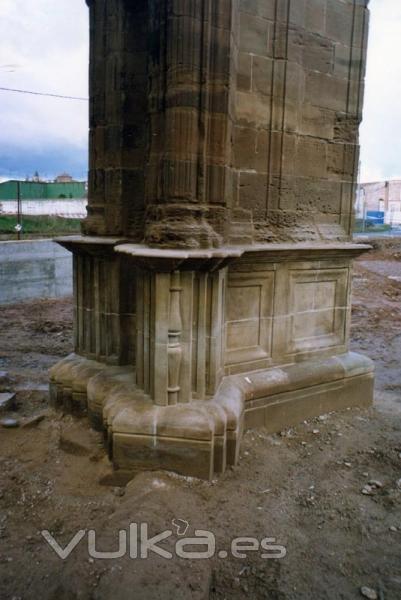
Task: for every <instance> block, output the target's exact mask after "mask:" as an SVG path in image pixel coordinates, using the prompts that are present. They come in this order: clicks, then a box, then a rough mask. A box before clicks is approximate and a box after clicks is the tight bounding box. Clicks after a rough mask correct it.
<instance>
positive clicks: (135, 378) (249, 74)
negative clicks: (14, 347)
mask: <svg viewBox="0 0 401 600" xmlns="http://www.w3.org/2000/svg"><path fill="white" fill-rule="evenodd" d="M89 6H90V22H91V66H90V70H91V90H90V96H91V110H90V113H91V114H90V129H91V132H90V174H89V181H90V184H89V207H88V218H87V219H86V221H85V224H84V233H85V235H84V236H83V237H77V238H75V239H74V238H73V239H64V240H61V241H60V243H62V244H63V245H64V246H66V247H67V248H68V249H70V250H71V251H72V252H73V253H74V278H75V284H74V294H75V338H74V346H75V347H74V354H72V355H70V356H69V357H67V358H66V359H64V360H63V361H61V362H60V363H59V364H58V365H56V366H55V367H53V368H52V369H51V401H52V404H53V405H54V406H56V407H60V408H63V410H65V411H75V412H80V413H81V414H82V413H84V414H85V413H87V414H88V416H89V419H90V422H91V424H92V425H93V426H94V427H95V428H96V429H98V430H103V431H104V434H105V438H106V440H107V445H108V449H109V454H110V458H111V460H112V462H113V464H114V466H115V467H117V468H118V469H120V470H121V472H122V473H124V477H126V476H127V474H128V475H129V473H130V472H131V471H133V470H137V469H140V468H146V469H154V468H160V467H163V468H165V469H172V470H175V471H178V472H180V473H183V474H186V475H194V476H197V477H203V478H210V477H212V476H213V475H214V474H215V473H221V472H224V470H225V468H226V466H227V465H234V464H236V461H237V460H238V456H239V445H240V440H241V435H242V431H243V428H244V427H247V426H256V425H258V424H263V425H264V426H265V427H266V428H268V429H269V430H271V431H276V430H280V429H282V428H283V427H285V426H288V425H290V424H291V425H292V424H295V423H296V422H298V421H301V420H303V419H304V418H306V417H310V416H313V415H316V414H321V413H322V412H327V411H328V410H331V409H333V408H336V407H338V408H344V407H346V406H351V405H359V406H366V405H368V404H369V403H370V402H371V400H372V394H373V391H372V390H373V371H372V365H371V363H370V361H368V360H367V359H364V358H363V357H360V356H357V355H353V354H351V353H350V352H349V347H348V331H349V325H350V291H351V289H350V287H351V269H352V259H353V258H354V257H355V256H356V255H358V254H359V253H360V252H362V251H364V250H366V248H363V247H361V246H355V245H353V244H352V243H351V241H350V232H351V223H352V212H353V196H354V191H355V177H356V169H357V162H358V126H359V122H360V118H361V103H362V97H363V93H362V92H363V77H364V65H365V56H366V32H367V22H368V12H367V9H366V3H365V2H364V1H363V0H320V1H317V0H296V1H290V0H238V1H234V0H213V2H211V1H208V2H201V1H200V0H185V1H183V0H168V1H167V0H138V1H136V2H130V1H128V0H107V1H106V0H91V1H90V2H89ZM63 443H64V442H63ZM65 444H66V448H67V449H68V448H69V451H71V452H84V451H85V452H86V453H88V450H85V449H82V448H81V443H80V442H79V443H77V444H75V445H74V443H73V440H72V441H71V440H68V439H66V440H65Z"/></svg>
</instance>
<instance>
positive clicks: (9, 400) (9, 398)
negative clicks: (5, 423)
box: [0, 392, 15, 412]
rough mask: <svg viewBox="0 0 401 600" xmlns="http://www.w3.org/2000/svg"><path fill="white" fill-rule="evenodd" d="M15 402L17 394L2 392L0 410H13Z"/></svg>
mask: <svg viewBox="0 0 401 600" xmlns="http://www.w3.org/2000/svg"><path fill="white" fill-rule="evenodd" d="M14 404H15V394H13V393H11V392H0V412H5V411H7V410H11V409H12V408H13V406H14Z"/></svg>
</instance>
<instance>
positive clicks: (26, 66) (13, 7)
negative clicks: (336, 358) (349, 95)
mask: <svg viewBox="0 0 401 600" xmlns="http://www.w3.org/2000/svg"><path fill="white" fill-rule="evenodd" d="M370 8H371V30H370V42H369V60H368V71H367V81H366V93H365V110H364V121H363V124H362V128H361V144H362V153H361V179H362V181H373V180H381V179H391V178H400V179H401V135H400V133H401V52H400V38H401V0H371V2H370ZM87 18H88V16H87V7H86V4H85V2H84V0H0V87H11V88H18V89H26V90H37V91H43V92H53V93H58V94H65V95H69V96H81V97H86V96H87V62H88V23H87ZM87 110H88V107H87V103H86V102H77V101H69V100H56V99H52V98H43V97H35V96H29V95H22V94H14V93H11V92H1V91H0V119H1V121H0V176H3V177H7V178H8V177H16V176H25V175H27V174H32V173H33V171H34V170H36V169H38V170H39V171H40V173H41V174H42V175H48V176H53V175H55V174H57V173H58V172H60V171H63V170H67V171H69V172H71V173H72V174H73V175H74V176H76V177H81V178H84V177H85V174H86V168H87V167H86V152H87V119H88V115H87Z"/></svg>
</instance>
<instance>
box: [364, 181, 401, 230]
mask: <svg viewBox="0 0 401 600" xmlns="http://www.w3.org/2000/svg"><path fill="white" fill-rule="evenodd" d="M374 211H380V212H383V213H384V222H385V223H387V224H389V225H400V224H401V180H397V179H394V180H392V181H374V182H371V183H361V184H359V185H358V188H357V195H356V216H357V217H358V218H363V217H364V216H366V215H367V213H368V212H374Z"/></svg>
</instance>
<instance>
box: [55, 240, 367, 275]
mask: <svg viewBox="0 0 401 600" xmlns="http://www.w3.org/2000/svg"><path fill="white" fill-rule="evenodd" d="M54 241H55V242H57V243H58V244H60V245H61V246H63V247H64V248H66V249H67V250H70V251H74V250H78V251H85V252H88V253H102V251H105V252H108V253H110V252H116V253H117V254H121V255H124V256H128V257H130V258H132V259H133V260H135V261H136V262H138V263H139V264H141V265H142V266H144V267H146V268H148V269H151V270H162V271H171V270H175V269H183V270H197V269H203V270H204V269H205V268H206V269H208V268H210V270H214V269H215V268H223V267H224V266H226V265H227V264H229V263H230V262H232V261H233V260H235V259H246V258H249V259H258V260H259V259H263V260H267V261H269V262H272V261H283V260H292V259H296V260H313V259H314V260H316V259H318V258H322V259H323V258H338V257H342V258H355V257H357V256H359V255H360V254H363V253H364V252H367V251H368V250H370V249H371V246H369V245H368V244H359V243H358V244H356V243H353V242H335V243H324V242H297V243H267V244H238V245H232V246H221V247H219V248H207V249H195V250H191V249H188V250H187V249H185V250H176V249H170V248H154V247H151V246H147V245H145V244H132V243H129V242H128V241H127V240H124V239H123V238H113V237H110V238H107V237H96V236H66V237H59V238H55V240H54Z"/></svg>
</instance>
